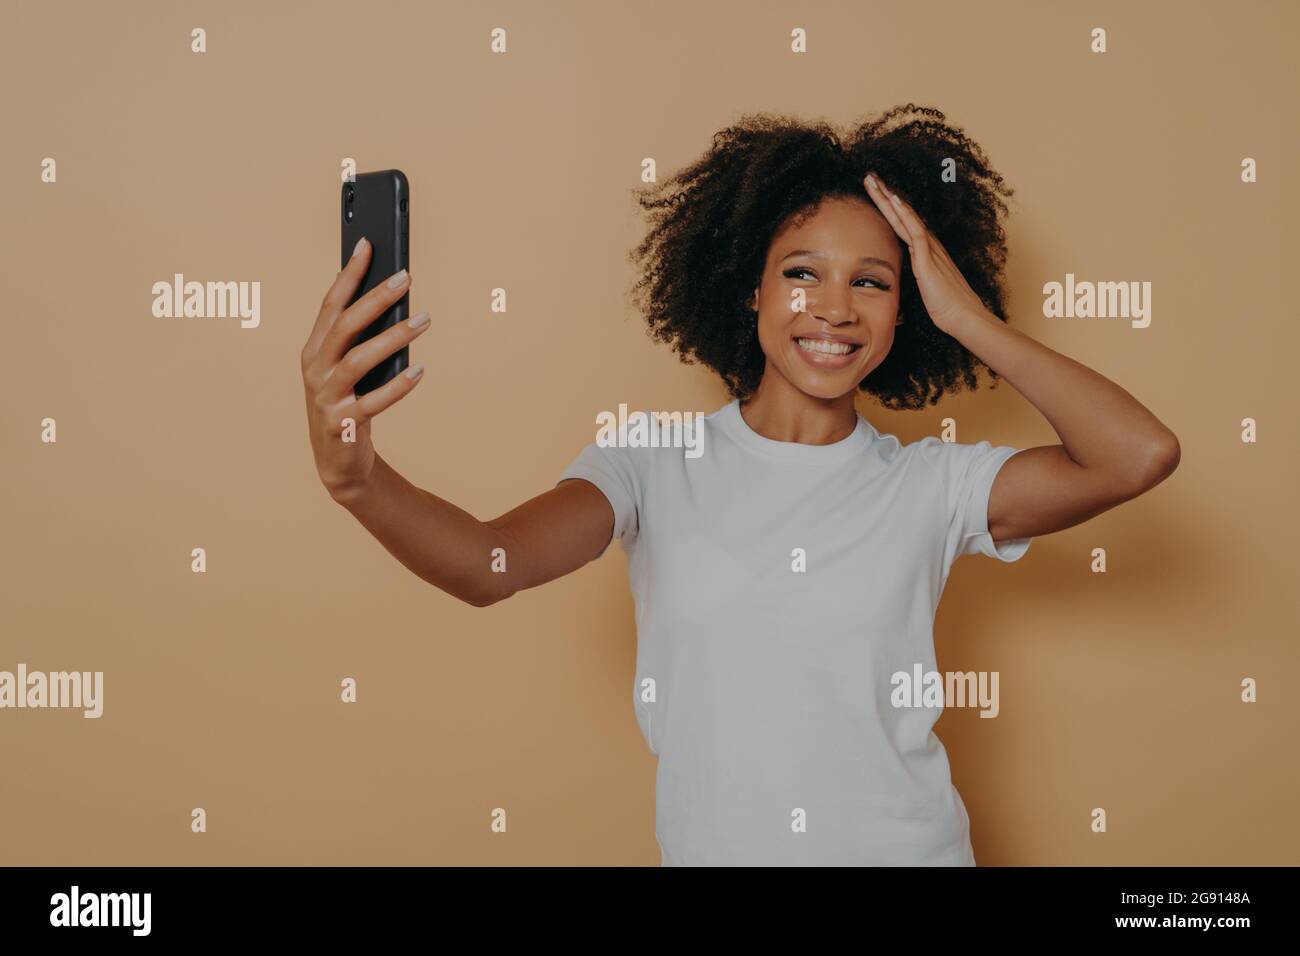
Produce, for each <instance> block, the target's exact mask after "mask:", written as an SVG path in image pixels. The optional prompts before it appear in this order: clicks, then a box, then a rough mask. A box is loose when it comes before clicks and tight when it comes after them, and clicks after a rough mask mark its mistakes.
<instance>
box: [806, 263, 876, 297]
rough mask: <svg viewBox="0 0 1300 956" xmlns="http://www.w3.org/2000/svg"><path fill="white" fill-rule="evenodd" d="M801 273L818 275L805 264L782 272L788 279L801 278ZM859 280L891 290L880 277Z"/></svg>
mask: <svg viewBox="0 0 1300 956" xmlns="http://www.w3.org/2000/svg"><path fill="white" fill-rule="evenodd" d="M801 273H807V274H808V275H816V273H815V272H813V271H812V270H811V269H808V268H806V267H804V266H795V267H794V268H792V269H786V270H785V272H783V273H781V274H782V275H783V276H785V277H786V278H787V279H800V278H802V277H803V276H802V275H801ZM857 281H858V282H863V281H865V282H870V283H871V284H872V286H874V287H875V288H877V289H884V290H886V291H888V290H889V285H888V284H887V283H884V282H881V281H880V280H879V279H873V278H871V276H862V277H861V278H860V279H858V280H857Z"/></svg>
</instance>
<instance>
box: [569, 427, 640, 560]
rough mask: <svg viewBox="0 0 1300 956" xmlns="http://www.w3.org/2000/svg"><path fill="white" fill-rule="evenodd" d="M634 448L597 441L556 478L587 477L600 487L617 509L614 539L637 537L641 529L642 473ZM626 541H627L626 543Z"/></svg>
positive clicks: (615, 511) (579, 454)
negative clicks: (639, 517)
mask: <svg viewBox="0 0 1300 956" xmlns="http://www.w3.org/2000/svg"><path fill="white" fill-rule="evenodd" d="M634 451H635V450H634V449H629V448H623V447H619V446H616V445H611V446H608V447H604V446H601V445H597V444H596V443H595V442H593V443H592V444H590V445H588V446H587V447H586V448H584V449H582V451H581V452H579V453H578V457H577V458H575V459H574V460H573V461H572V463H570V465H569V467H568V468H566V469H564V473H563V474H561V475H560V477H559V480H557V481H556V484H557V485H558V484H560V482H563V481H567V480H569V479H570V478H583V479H585V480H587V481H589V482H591V483H592V484H593V485H595V486H596V487H597V488H599V489H600V491H601V493H602V494H604V496H605V497H606V498H607V499H608V500H609V504H610V507H611V508H613V509H614V532H613V534H612V535H611V536H610V540H611V541H613V540H616V539H621V538H623V537H624V536H627V538H629V539H630V538H635V537H636V534H637V531H638V529H639V522H638V516H639V514H640V511H641V500H642V498H641V476H640V475H639V474H638V472H637V467H636V465H637V462H636V460H635V455H634V454H633V452H634ZM626 543H627V542H626V541H625V542H624V544H625V545H626ZM605 547H606V548H608V547H609V545H608V544H606V546H605ZM601 554H604V551H602V552H601Z"/></svg>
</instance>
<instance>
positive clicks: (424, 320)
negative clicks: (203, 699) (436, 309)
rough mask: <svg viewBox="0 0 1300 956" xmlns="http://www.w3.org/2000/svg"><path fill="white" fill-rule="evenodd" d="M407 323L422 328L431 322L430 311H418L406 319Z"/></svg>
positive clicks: (412, 326) (414, 327)
mask: <svg viewBox="0 0 1300 956" xmlns="http://www.w3.org/2000/svg"><path fill="white" fill-rule="evenodd" d="M406 324H407V325H409V326H410V327H411V328H413V329H422V328H424V327H425V326H426V325H428V324H429V313H428V312H417V313H416V314H415V315H413V316H411V317H410V318H409V319H407V320H406Z"/></svg>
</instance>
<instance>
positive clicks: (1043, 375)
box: [949, 311, 1179, 484]
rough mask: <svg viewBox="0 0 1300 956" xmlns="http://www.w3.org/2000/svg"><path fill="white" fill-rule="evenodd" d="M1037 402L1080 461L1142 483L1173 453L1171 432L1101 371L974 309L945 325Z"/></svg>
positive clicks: (1174, 459)
mask: <svg viewBox="0 0 1300 956" xmlns="http://www.w3.org/2000/svg"><path fill="white" fill-rule="evenodd" d="M949 334H950V335H952V336H953V337H954V338H956V339H957V341H959V342H961V344H962V345H964V346H965V347H966V348H967V349H968V350H969V351H970V352H971V353H973V354H974V355H975V356H976V357H978V358H979V359H980V361H982V362H983V363H984V364H985V365H987V366H988V367H989V368H991V369H993V370H994V371H995V372H997V373H998V375H999V376H1001V377H1002V378H1004V379H1006V380H1007V381H1008V382H1010V383H1011V384H1012V386H1013V387H1014V388H1015V389H1016V391H1018V392H1019V393H1020V394H1021V395H1023V396H1024V397H1025V398H1026V399H1028V400H1029V402H1030V403H1031V404H1033V406H1034V407H1035V408H1037V409H1038V410H1039V411H1040V412H1041V413H1042V414H1043V417H1044V418H1046V419H1047V420H1048V421H1049V422H1050V423H1051V425H1052V427H1053V428H1054V429H1055V430H1056V433H1057V435H1058V436H1060V439H1061V444H1062V445H1063V446H1064V447H1065V450H1066V453H1067V454H1069V456H1070V458H1071V459H1073V460H1074V461H1075V462H1076V463H1077V464H1078V465H1080V466H1082V467H1085V468H1091V469H1097V470H1099V471H1103V472H1106V473H1109V474H1113V475H1115V476H1117V477H1118V478H1120V479H1123V480H1130V481H1133V482H1134V483H1138V484H1141V483H1143V482H1149V481H1150V480H1151V478H1152V476H1153V475H1158V474H1160V473H1161V472H1163V471H1165V470H1167V469H1168V468H1171V467H1172V466H1173V465H1174V464H1176V463H1177V459H1178V454H1179V452H1178V440H1177V438H1176V437H1175V436H1174V433H1173V432H1172V431H1171V430H1170V429H1169V428H1168V427H1167V426H1166V425H1165V424H1164V423H1163V422H1161V421H1160V419H1158V418H1156V416H1155V415H1153V414H1152V413H1151V412H1150V411H1149V410H1148V409H1147V408H1146V407H1145V406H1143V405H1142V403H1141V402H1139V401H1138V400H1137V399H1135V398H1134V397H1133V396H1132V395H1130V394H1129V393H1128V392H1127V391H1125V390H1124V389H1123V388H1121V387H1120V386H1119V385H1116V384H1115V383H1114V382H1112V381H1110V379H1108V378H1106V377H1105V376H1103V375H1101V374H1100V373H1098V372H1096V371H1094V370H1092V369H1090V368H1088V367H1087V366H1086V365H1082V364H1080V363H1079V362H1076V361H1074V359H1071V358H1068V357H1067V356H1065V355H1062V354H1061V353H1059V352H1056V351H1054V350H1052V349H1050V348H1048V347H1047V346H1046V345H1044V344H1043V343H1041V342H1039V341H1037V340H1035V339H1033V338H1031V337H1030V336H1028V335H1025V334H1024V333H1023V332H1020V331H1019V330H1018V329H1014V328H1011V327H1010V326H1008V325H1007V324H1006V323H1005V322H1002V321H1000V320H999V319H998V318H997V317H996V316H994V315H992V314H990V313H988V312H986V311H985V312H979V313H973V314H971V315H969V317H968V318H967V319H966V320H965V321H963V322H961V323H959V324H958V325H957V326H956V327H955V328H954V329H951V330H949Z"/></svg>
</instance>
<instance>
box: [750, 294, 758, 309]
mask: <svg viewBox="0 0 1300 956" xmlns="http://www.w3.org/2000/svg"><path fill="white" fill-rule="evenodd" d="M749 307H750V308H751V309H753V310H754V311H755V312H757V311H758V289H757V288H756V289H754V297H753V298H752V299H750V300H749Z"/></svg>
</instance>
